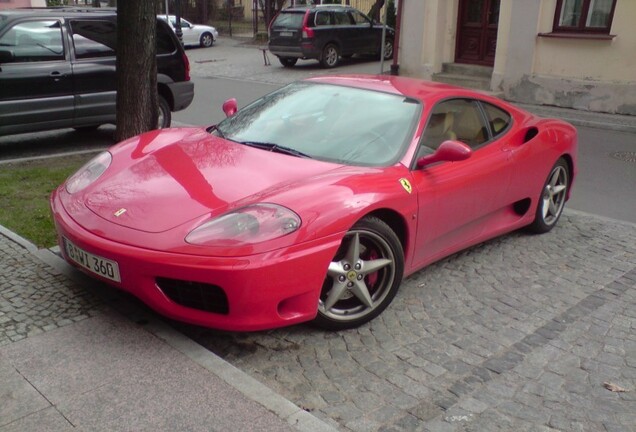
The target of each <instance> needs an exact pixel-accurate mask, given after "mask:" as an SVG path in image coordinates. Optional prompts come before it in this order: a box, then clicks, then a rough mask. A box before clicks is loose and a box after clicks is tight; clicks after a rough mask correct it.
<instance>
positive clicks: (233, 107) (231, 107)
mask: <svg viewBox="0 0 636 432" xmlns="http://www.w3.org/2000/svg"><path fill="white" fill-rule="evenodd" d="M236 111H238V104H237V103H236V99H235V98H232V99H228V100H226V101H225V102H223V112H224V113H225V116H226V117H232V116H233V115H234V114H236Z"/></svg>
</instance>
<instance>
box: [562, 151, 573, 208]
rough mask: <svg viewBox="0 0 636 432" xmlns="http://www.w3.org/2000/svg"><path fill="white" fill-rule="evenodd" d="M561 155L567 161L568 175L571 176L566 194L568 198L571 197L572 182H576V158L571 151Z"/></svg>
mask: <svg viewBox="0 0 636 432" xmlns="http://www.w3.org/2000/svg"><path fill="white" fill-rule="evenodd" d="M561 157H562V158H563V159H564V160H565V163H566V164H567V165H568V175H569V176H570V184H569V185H568V193H567V195H566V199H570V193H571V191H572V184H573V183H574V160H573V159H572V155H570V154H569V153H565V154H563V155H562V156H561Z"/></svg>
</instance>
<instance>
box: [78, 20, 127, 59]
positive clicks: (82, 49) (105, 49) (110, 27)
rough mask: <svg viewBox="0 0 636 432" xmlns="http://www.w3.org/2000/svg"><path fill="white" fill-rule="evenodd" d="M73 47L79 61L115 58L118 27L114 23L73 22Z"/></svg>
mask: <svg viewBox="0 0 636 432" xmlns="http://www.w3.org/2000/svg"><path fill="white" fill-rule="evenodd" d="M71 31H72V32H73V45H74V46H75V57H76V58H78V59H85V58H95V57H113V56H114V55H115V47H116V45H117V26H116V25H115V22H113V21H106V20H104V21H98V20H72V21H71Z"/></svg>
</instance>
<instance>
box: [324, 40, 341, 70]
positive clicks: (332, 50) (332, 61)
mask: <svg viewBox="0 0 636 432" xmlns="http://www.w3.org/2000/svg"><path fill="white" fill-rule="evenodd" d="M339 62H340V50H339V49H338V47H337V46H336V45H334V44H327V45H325V47H324V48H323V49H322V56H321V57H320V65H321V66H322V67H324V68H328V69H331V68H334V67H336V66H338V63H339Z"/></svg>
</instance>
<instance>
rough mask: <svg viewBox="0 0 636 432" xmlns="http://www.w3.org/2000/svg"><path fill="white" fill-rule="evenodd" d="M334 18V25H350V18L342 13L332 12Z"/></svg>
mask: <svg viewBox="0 0 636 432" xmlns="http://www.w3.org/2000/svg"><path fill="white" fill-rule="evenodd" d="M334 16H335V19H336V25H347V26H348V25H351V18H349V15H348V14H347V13H346V12H344V11H342V12H341V11H336V12H334Z"/></svg>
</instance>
